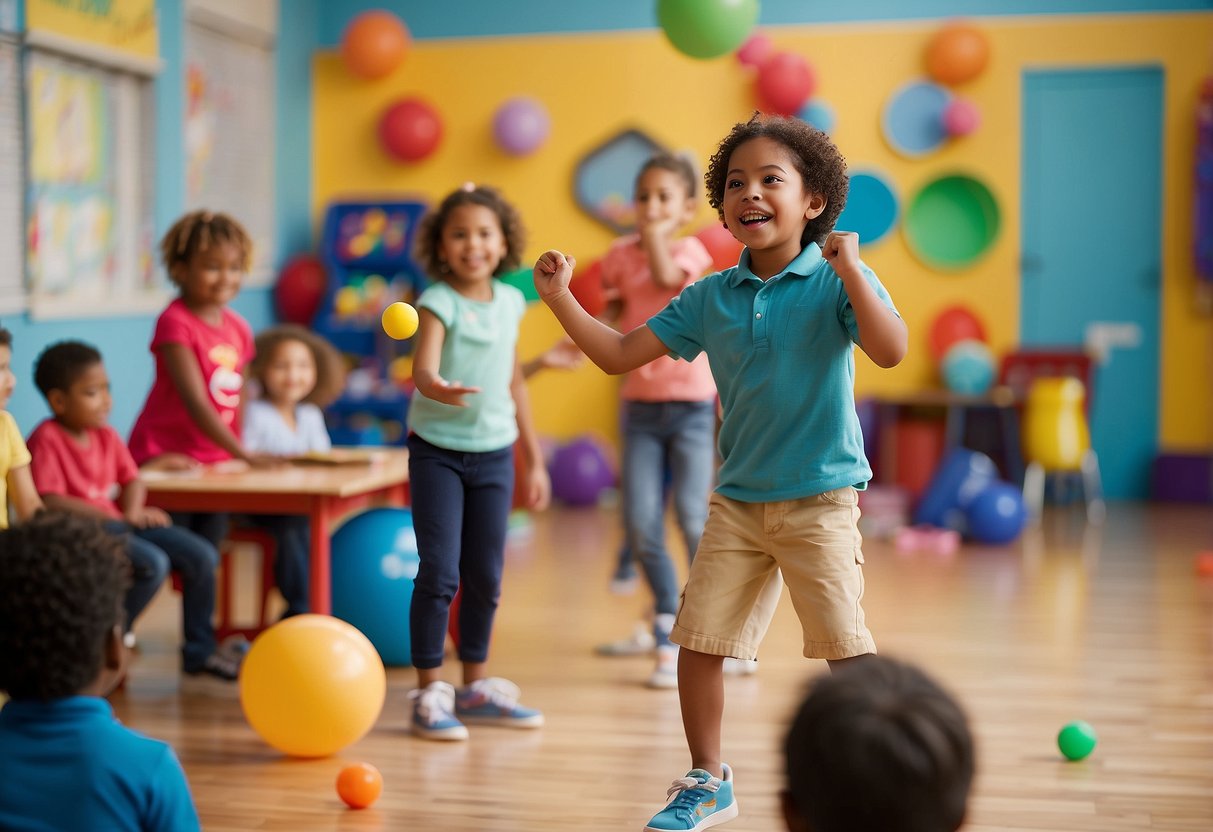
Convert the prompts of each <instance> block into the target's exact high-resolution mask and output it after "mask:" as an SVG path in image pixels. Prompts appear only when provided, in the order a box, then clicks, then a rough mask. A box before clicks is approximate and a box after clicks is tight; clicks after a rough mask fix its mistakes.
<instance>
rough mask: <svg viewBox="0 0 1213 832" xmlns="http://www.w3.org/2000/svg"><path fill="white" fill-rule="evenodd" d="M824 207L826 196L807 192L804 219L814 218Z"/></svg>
mask: <svg viewBox="0 0 1213 832" xmlns="http://www.w3.org/2000/svg"><path fill="white" fill-rule="evenodd" d="M825 209H826V198H825V197H824V196H822V195H821V194H809V201H808V203H807V204H806V205H805V209H804V218H805V219H806V220H815V219H817V218H818V217H820V216H821V213H822V212H823V211H824V210H825Z"/></svg>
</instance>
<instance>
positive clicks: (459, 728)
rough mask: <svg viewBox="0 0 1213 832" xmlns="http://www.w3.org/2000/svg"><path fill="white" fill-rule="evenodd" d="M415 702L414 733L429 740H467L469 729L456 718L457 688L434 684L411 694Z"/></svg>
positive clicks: (445, 684)
mask: <svg viewBox="0 0 1213 832" xmlns="http://www.w3.org/2000/svg"><path fill="white" fill-rule="evenodd" d="M409 699H411V700H412V701H413V723H412V730H413V733H414V734H416V735H417V736H419V737H424V738H425V739H427V740H466V739H467V738H468V729H467V728H466V727H465V726H464V724H463V723H462V722H460V721H459V720H458V719H456V718H455V714H454V710H455V688H453V687H452V686H451V685H449V684H448V683H446V682H433V683H432V684H430V686H429V687H427V688H418V689H417V690H414V691H410V692H409Z"/></svg>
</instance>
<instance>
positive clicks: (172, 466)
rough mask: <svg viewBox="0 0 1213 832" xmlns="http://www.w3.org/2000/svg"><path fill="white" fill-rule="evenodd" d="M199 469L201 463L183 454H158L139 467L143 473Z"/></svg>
mask: <svg viewBox="0 0 1213 832" xmlns="http://www.w3.org/2000/svg"><path fill="white" fill-rule="evenodd" d="M200 467H202V463H201V462H199V461H198V460H196V459H194V458H193V457H190V456H186V455H185V454H160V456H154V457H152V458H151V459H149V460H148V461H147V462H145V463H143V465H142V466H140V468H141V469H142V470H144V471H193V470H195V469H197V468H200Z"/></svg>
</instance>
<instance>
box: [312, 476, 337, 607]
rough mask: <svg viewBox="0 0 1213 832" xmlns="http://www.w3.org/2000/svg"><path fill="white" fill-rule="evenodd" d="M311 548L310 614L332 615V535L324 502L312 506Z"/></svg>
mask: <svg viewBox="0 0 1213 832" xmlns="http://www.w3.org/2000/svg"><path fill="white" fill-rule="evenodd" d="M311 521H312V548H311V579H312V580H311V587H312V591H311V602H312V612H314V613H318V614H320V615H330V614H332V608H333V607H332V604H333V590H332V579H331V575H332V570H331V563H330V558H331V556H332V551H331V547H330V539H331V538H330V535H331V533H332V526H333V516H332V508H331V507H330V506H329V504H328V502H327V501H325V500H317V501H316V503H315V504H314V505H313V506H312V511H311Z"/></svg>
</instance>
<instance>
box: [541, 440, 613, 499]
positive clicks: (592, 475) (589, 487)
mask: <svg viewBox="0 0 1213 832" xmlns="http://www.w3.org/2000/svg"><path fill="white" fill-rule="evenodd" d="M548 473H549V474H550V475H551V478H552V496H553V497H555V498H556V499H557V500H560V501H561V502H563V503H567V504H568V505H571V506H592V505H594V504H596V503H597V502H598V498H599V497H601V496H602V492H603V491H604V490H606V489H607V488H610V487H611V486H612V485H614V484H615V471H614V469H613V468H612V466H611V463H610V460H609V459H608V458H607V454H606V451H605V450H603V447H602V445H601V444H600V443H599V442H597V441H595V440H594V439H591V438H590V437H588V436H583V437H581V438H580V439H574V440H573V441H572V442H569V443H568V444H567V445H564V446H563V447H561V448H558V449H557V450H556V453H555V454H553V456H552V464H551V466H550V467H549V470H548Z"/></svg>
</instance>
